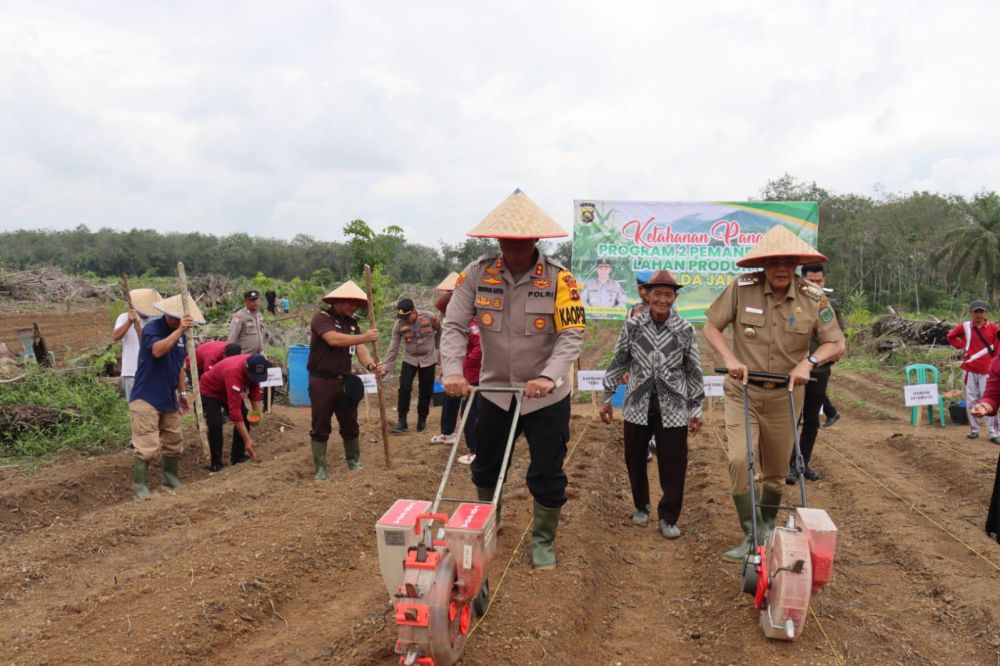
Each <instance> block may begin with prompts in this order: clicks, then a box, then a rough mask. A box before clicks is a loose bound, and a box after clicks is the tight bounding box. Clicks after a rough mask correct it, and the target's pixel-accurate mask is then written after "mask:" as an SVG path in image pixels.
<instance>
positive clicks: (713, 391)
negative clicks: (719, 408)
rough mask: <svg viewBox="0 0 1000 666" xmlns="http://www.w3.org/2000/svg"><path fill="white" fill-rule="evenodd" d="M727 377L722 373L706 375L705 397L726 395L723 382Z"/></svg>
mask: <svg viewBox="0 0 1000 666" xmlns="http://www.w3.org/2000/svg"><path fill="white" fill-rule="evenodd" d="M724 381H726V378H725V377H723V376H722V375H705V397H706V398H715V397H720V396H723V395H725V392H724V391H723V390H722V383H723V382H724Z"/></svg>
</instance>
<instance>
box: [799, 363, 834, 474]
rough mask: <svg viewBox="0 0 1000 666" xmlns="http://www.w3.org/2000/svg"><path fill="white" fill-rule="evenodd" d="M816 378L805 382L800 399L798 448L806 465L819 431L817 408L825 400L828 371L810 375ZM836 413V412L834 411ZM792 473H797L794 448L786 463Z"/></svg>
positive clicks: (828, 377) (828, 378) (828, 379)
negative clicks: (803, 391)
mask: <svg viewBox="0 0 1000 666" xmlns="http://www.w3.org/2000/svg"><path fill="white" fill-rule="evenodd" d="M810 377H813V378H815V379H816V381H814V382H809V383H808V384H806V392H805V397H804V398H803V399H802V433H801V434H800V435H799V448H800V449H801V450H802V460H804V461H805V463H806V464H807V465H808V464H809V461H810V460H811V459H812V453H813V447H814V446H815V445H816V434H817V433H818V432H819V408H820V407H822V406H823V401H824V400H826V385H827V384H828V383H830V373H829V372H814V373H812V374H811V375H810ZM834 413H835V414H836V412H834ZM827 416H829V413H827ZM788 468H789V470H791V473H792V474H797V473H798V470H797V469H796V468H795V450H794V449H793V450H792V456H791V460H790V461H789V464H788Z"/></svg>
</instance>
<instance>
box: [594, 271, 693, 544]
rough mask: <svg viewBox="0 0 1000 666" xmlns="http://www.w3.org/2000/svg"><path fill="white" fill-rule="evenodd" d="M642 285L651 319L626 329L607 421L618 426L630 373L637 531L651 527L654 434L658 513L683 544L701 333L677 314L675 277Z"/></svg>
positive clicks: (628, 443) (662, 275)
mask: <svg viewBox="0 0 1000 666" xmlns="http://www.w3.org/2000/svg"><path fill="white" fill-rule="evenodd" d="M642 286H643V288H644V289H645V290H646V293H647V295H648V296H649V312H647V313H644V314H642V315H639V316H638V317H634V318H631V319H628V320H626V322H625V325H624V326H622V331H621V334H620V335H619V336H618V343H617V344H616V345H615V352H614V357H612V359H611V363H610V364H609V365H608V370H607V373H606V374H605V375H604V406H603V407H602V408H601V420H602V421H604V422H605V423H611V420H612V418H613V415H614V410H613V409H612V407H611V399H612V398H613V397H614V394H615V389H616V388H617V386H618V381H619V380H620V379H621V377H622V376H623V375H624V374H625V373H626V372H627V373H628V376H629V379H628V393H626V394H625V468H626V469H627V470H628V480H629V485H630V486H631V487H632V503H633V504H634V505H635V515H633V516H632V521H633V522H635V523H636V524H637V525H645V524H646V523H647V522H649V514H650V511H651V507H650V503H649V478H648V477H647V475H646V456H647V446H648V444H649V438H650V435H653V436H655V437H656V442H657V454H656V461H657V463H656V464H657V469H658V470H659V475H660V489H661V490H662V491H663V497H662V498H661V499H660V503H659V505H658V506H657V515H658V517H659V528H660V533H661V534H662V535H663V536H664V537H666V538H668V539H676V538H677V537H679V536H680V535H681V531H680V529H678V527H677V520H678V518H679V517H680V514H681V505H682V503H683V501H684V478H685V476H686V475H687V454H688V445H687V440H688V434H691V435H694V434H697V432H698V431H699V430H701V425H702V414H701V403H702V401H703V400H704V399H705V388H704V379H703V375H702V369H701V356H700V354H699V352H698V340H697V336H696V335H695V330H694V326H692V325H691V323H690V322H687V321H685V320H683V319H681V318H680V317H679V316H678V315H677V313H676V312H673V311H671V306H672V305H673V303H674V300H675V299H676V298H677V290H678V289H680V288H681V285H680V284H679V283H678V282H677V281H676V280H675V279H674V276H673V275H671V274H670V271H656V272H655V273H653V274H652V275H651V276H650V277H649V278H648V280H647V281H646V282H645V283H644V284H643V285H642Z"/></svg>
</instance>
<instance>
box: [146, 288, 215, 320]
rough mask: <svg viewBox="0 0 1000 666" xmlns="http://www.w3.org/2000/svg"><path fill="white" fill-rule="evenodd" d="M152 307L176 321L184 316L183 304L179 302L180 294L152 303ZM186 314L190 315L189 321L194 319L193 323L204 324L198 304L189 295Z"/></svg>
mask: <svg viewBox="0 0 1000 666" xmlns="http://www.w3.org/2000/svg"><path fill="white" fill-rule="evenodd" d="M153 307H154V308H156V309H157V310H159V311H160V312H162V313H163V314H165V315H170V316H171V317H174V318H176V319H180V318H181V317H182V316H183V315H184V303H183V302H182V301H181V295H180V294H177V295H176V296H171V297H170V298H164V299H163V300H162V301H157V302H156V303H153ZM188 314H189V315H191V319H194V323H196V324H204V323H205V317H204V316H202V314H201V310H199V309H198V304H197V303H195V302H194V299H193V298H191V294H188Z"/></svg>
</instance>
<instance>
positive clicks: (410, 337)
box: [385, 298, 441, 434]
mask: <svg viewBox="0 0 1000 666" xmlns="http://www.w3.org/2000/svg"><path fill="white" fill-rule="evenodd" d="M440 337H441V320H440V319H438V318H437V316H435V315H433V314H429V313H427V312H421V311H420V310H417V308H416V306H415V305H414V304H413V301H412V300H410V299H409V298H403V299H400V301H399V304H398V305H397V309H396V323H395V324H394V325H393V327H392V341H391V342H390V343H389V352H388V353H387V354H386V357H385V367H386V368H388V369H389V370H392V369H393V368H395V367H396V356H397V355H398V354H399V348H400V347H402V348H403V367H402V369H401V370H400V372H399V398H398V401H397V403H396V413H397V414H398V415H399V421H398V422H397V423H396V425H395V427H393V429H392V432H393V433H395V434H400V433H404V432H406V431H407V429H408V425H407V423H406V415H407V413H408V412H409V411H410V393H411V391H412V390H413V378H414V377H417V430H418V431H420V432H423V431H424V430H425V429H426V428H427V414H428V413H430V410H431V396H432V394H433V393H434V369H435V367H436V366H437V361H438V341H439V339H440Z"/></svg>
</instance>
